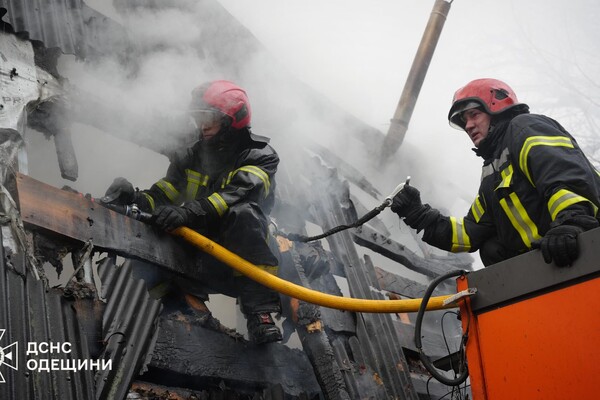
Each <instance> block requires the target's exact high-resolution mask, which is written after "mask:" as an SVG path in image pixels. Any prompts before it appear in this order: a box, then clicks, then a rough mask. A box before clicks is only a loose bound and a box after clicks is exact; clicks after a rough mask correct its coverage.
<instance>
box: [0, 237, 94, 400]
mask: <svg viewBox="0 0 600 400" xmlns="http://www.w3.org/2000/svg"><path fill="white" fill-rule="evenodd" d="M1 236H2V235H1V234H0V239H1ZM0 302H1V304H2V306H1V307H0V329H4V330H5V332H4V335H3V336H2V337H1V338H0V339H1V342H0V347H2V348H3V349H7V348H10V349H11V351H10V353H11V354H10V357H8V356H7V355H8V353H9V351H8V350H7V351H6V352H4V351H3V352H2V356H1V357H0V361H1V363H0V373H1V374H2V376H3V378H4V380H5V383H0V399H61V400H70V399H73V400H78V399H93V398H94V377H93V373H94V371H93V370H91V369H90V370H85V369H81V370H76V371H68V370H57V369H52V368H50V369H49V370H48V371H44V370H31V369H30V368H28V367H29V366H33V364H31V365H30V364H28V361H30V360H36V361H35V363H36V365H41V363H40V362H39V360H41V359H47V360H48V362H50V361H51V360H58V362H61V361H64V360H66V361H69V362H78V360H89V359H90V354H89V350H88V345H87V341H86V339H85V334H84V332H82V329H81V327H80V325H79V323H78V320H77V315H76V312H75V310H74V309H73V307H72V303H71V302H70V301H68V300H67V299H65V298H64V297H63V296H61V295H59V293H57V292H54V291H52V290H48V291H47V290H46V288H45V287H44V285H43V283H42V282H41V281H36V280H35V279H34V278H33V276H32V275H31V274H28V273H27V271H26V267H25V263H24V261H23V259H22V258H21V257H20V255H15V254H8V253H6V252H5V250H4V248H3V247H2V246H0ZM14 343H17V345H15V346H13V344H14ZM29 343H36V344H37V345H39V344H40V343H54V344H56V343H61V344H63V343H70V352H69V353H68V354H66V353H64V352H62V353H56V352H55V353H44V354H39V355H37V356H36V355H31V356H29V357H27V354H26V352H27V350H28V345H29ZM9 346H13V347H9ZM59 365H60V364H59ZM61 369H62V367H61Z"/></svg>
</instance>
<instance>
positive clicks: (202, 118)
mask: <svg viewBox="0 0 600 400" xmlns="http://www.w3.org/2000/svg"><path fill="white" fill-rule="evenodd" d="M188 112H189V115H190V117H191V118H192V120H193V121H194V122H195V124H196V126H197V127H198V128H201V127H202V126H213V125H215V124H217V123H218V122H221V120H222V119H223V113H221V112H219V111H215V110H200V109H198V110H189V111H188Z"/></svg>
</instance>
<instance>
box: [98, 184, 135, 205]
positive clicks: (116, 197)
mask: <svg viewBox="0 0 600 400" xmlns="http://www.w3.org/2000/svg"><path fill="white" fill-rule="evenodd" d="M100 200H101V201H102V202H104V203H109V204H117V205H121V206H124V205H127V204H131V203H133V202H134V201H135V189H134V188H133V185H132V184H131V182H129V181H128V180H127V179H125V178H121V177H119V178H115V180H114V181H113V183H112V184H111V185H110V186H109V187H108V189H107V190H106V193H105V194H104V197H103V198H102V199H100Z"/></svg>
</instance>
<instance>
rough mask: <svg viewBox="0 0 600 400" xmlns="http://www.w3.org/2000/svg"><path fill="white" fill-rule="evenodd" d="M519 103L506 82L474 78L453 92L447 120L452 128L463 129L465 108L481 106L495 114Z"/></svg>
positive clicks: (489, 112)
mask: <svg viewBox="0 0 600 400" xmlns="http://www.w3.org/2000/svg"><path fill="white" fill-rule="evenodd" d="M520 104H521V103H519V101H518V100H517V95H516V94H515V92H514V91H513V90H512V89H511V87H510V86H508V85H507V84H506V83H504V82H502V81H499V80H497V79H487V78H485V79H476V80H474V81H471V82H469V83H467V84H466V85H465V86H463V87H461V88H460V89H458V90H457V91H456V93H454V98H453V99H452V107H450V112H448V121H449V122H450V126H452V127H453V128H456V129H465V123H464V121H463V120H462V113H463V112H464V111H466V110H470V109H472V108H483V110H484V111H485V112H486V113H488V114H490V115H497V114H501V113H503V112H504V111H506V110H508V109H509V108H512V107H514V106H517V105H520Z"/></svg>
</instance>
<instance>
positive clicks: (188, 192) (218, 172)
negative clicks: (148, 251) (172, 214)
mask: <svg viewBox="0 0 600 400" xmlns="http://www.w3.org/2000/svg"><path fill="white" fill-rule="evenodd" d="M278 164H279V156H278V155H277V153H276V152H275V150H274V149H273V148H272V147H271V146H270V145H269V144H268V139H267V138H264V137H261V136H258V135H254V134H250V132H249V131H247V130H243V131H239V132H234V134H232V135H230V137H229V138H228V139H227V140H225V141H221V142H219V143H214V144H212V145H206V144H204V143H203V142H202V141H199V142H197V143H196V144H195V145H194V146H192V147H191V148H189V149H187V150H186V151H185V153H183V154H179V155H176V156H175V157H174V159H173V160H172V162H171V164H170V166H169V168H168V170H167V175H166V176H165V177H164V178H163V179H161V180H159V181H158V182H156V183H155V184H154V185H152V187H151V188H150V189H149V190H146V191H143V192H142V194H143V197H142V202H143V204H142V205H143V208H145V209H149V210H154V209H155V208H156V207H158V206H160V205H166V204H175V205H181V204H183V203H186V202H190V201H193V200H198V201H199V202H200V204H199V206H198V207H194V205H192V204H190V203H188V206H189V207H190V208H192V209H193V210H195V211H196V212H197V213H198V214H201V215H203V214H204V213H206V214H207V216H208V218H209V219H210V220H212V221H214V220H215V219H218V218H220V217H222V216H223V215H225V214H226V213H227V212H228V210H229V208H230V207H232V206H234V205H236V204H238V203H240V202H254V203H256V204H258V205H259V206H260V207H261V208H262V209H263V211H264V212H265V214H269V212H270V211H271V208H272V207H273V201H274V189H275V181H274V176H275V172H276V171H277V166H278ZM201 208H202V209H201Z"/></svg>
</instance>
